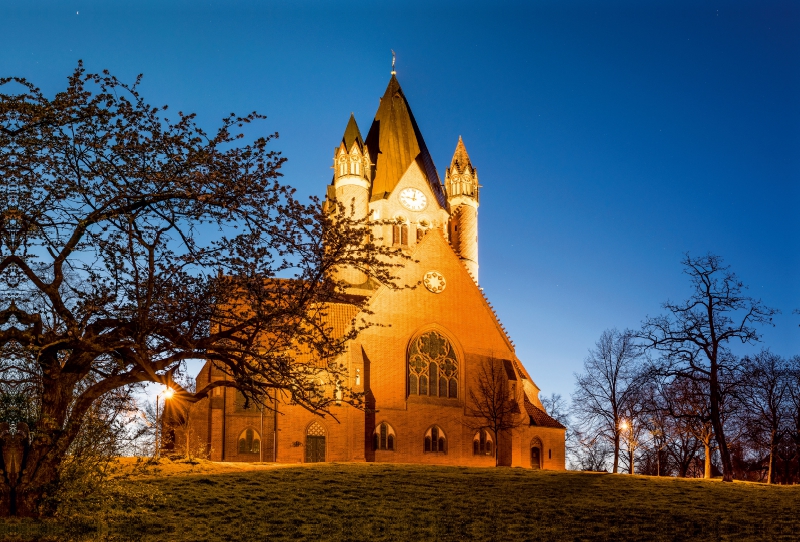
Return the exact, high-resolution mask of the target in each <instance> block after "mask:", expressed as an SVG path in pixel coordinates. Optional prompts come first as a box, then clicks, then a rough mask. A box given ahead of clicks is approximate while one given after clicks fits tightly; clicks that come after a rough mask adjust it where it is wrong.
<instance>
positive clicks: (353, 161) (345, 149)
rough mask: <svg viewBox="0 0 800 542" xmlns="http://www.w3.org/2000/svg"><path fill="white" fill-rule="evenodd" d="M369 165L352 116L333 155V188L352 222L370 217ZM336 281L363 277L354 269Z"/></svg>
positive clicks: (355, 280)
mask: <svg viewBox="0 0 800 542" xmlns="http://www.w3.org/2000/svg"><path fill="white" fill-rule="evenodd" d="M371 165H372V164H371V163H370V159H369V151H368V149H367V147H366V145H364V140H363V139H362V138H361V132H360V131H359V129H358V124H356V119H355V117H354V116H353V114H352V113H351V114H350V120H349V122H348V123H347V128H346V129H345V131H344V136H342V142H341V143H340V144H339V146H338V147H336V149H335V151H334V156H333V170H334V173H333V189H334V193H335V199H336V201H337V202H338V203H340V204H341V205H342V206H344V213H345V214H346V215H347V216H349V217H350V218H352V219H354V220H366V218H367V216H368V214H369V192H370V172H371ZM337 278H338V279H339V280H343V281H345V282H348V283H350V284H354V285H358V284H363V283H364V282H365V281H366V280H367V276H366V274H364V273H363V272H361V271H359V270H357V269H351V268H346V269H340V270H339V272H338V277H337Z"/></svg>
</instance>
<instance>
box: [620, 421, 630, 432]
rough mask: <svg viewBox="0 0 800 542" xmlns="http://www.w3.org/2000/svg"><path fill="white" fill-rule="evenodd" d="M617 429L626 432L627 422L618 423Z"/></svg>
mask: <svg viewBox="0 0 800 542" xmlns="http://www.w3.org/2000/svg"><path fill="white" fill-rule="evenodd" d="M619 428H620V429H621V430H622V431H627V430H628V420H622V421H621V422H619Z"/></svg>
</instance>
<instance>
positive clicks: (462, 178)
mask: <svg viewBox="0 0 800 542" xmlns="http://www.w3.org/2000/svg"><path fill="white" fill-rule="evenodd" d="M444 183H445V187H446V188H447V197H448V199H450V198H453V197H454V196H459V195H464V196H469V197H472V198H475V200H476V201H477V200H478V188H479V186H478V170H477V169H475V168H474V167H473V166H472V162H471V161H470V159H469V154H467V148H466V147H465V146H464V141H463V140H462V139H461V136H458V143H457V144H456V152H455V153H453V160H452V161H451V162H450V167H449V168H447V170H446V171H445V176H444Z"/></svg>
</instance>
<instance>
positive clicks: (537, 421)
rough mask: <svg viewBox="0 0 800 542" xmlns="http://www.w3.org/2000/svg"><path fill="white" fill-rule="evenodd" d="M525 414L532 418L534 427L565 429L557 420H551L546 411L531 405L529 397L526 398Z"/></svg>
mask: <svg viewBox="0 0 800 542" xmlns="http://www.w3.org/2000/svg"><path fill="white" fill-rule="evenodd" d="M525 412H527V413H528V416H530V417H531V422H532V425H538V426H541V427H555V428H558V429H564V426H563V425H561V424H560V423H559V422H558V421H557V420H556V419H554V418H551V417H550V416H549V415H548V414H547V413H546V412H545V411H544V410H542V409H541V408H539V407H537V406H536V405H534V404H533V403H531V402H530V401H529V400H528V396H527V395H526V396H525Z"/></svg>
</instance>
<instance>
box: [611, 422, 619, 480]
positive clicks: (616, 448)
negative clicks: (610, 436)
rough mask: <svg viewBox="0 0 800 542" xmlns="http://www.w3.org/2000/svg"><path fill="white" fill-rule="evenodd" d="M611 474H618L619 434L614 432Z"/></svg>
mask: <svg viewBox="0 0 800 542" xmlns="http://www.w3.org/2000/svg"><path fill="white" fill-rule="evenodd" d="M611 472H613V473H614V474H616V473H617V472H619V433H617V432H614V466H613V468H612V469H611Z"/></svg>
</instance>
